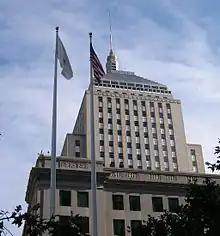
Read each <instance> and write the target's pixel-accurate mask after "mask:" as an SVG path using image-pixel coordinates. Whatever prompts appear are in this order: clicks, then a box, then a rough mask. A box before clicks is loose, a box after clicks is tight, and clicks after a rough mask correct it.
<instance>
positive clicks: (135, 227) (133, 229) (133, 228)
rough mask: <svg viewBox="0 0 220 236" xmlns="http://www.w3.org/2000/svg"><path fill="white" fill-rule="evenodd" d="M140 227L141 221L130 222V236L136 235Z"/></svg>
mask: <svg viewBox="0 0 220 236" xmlns="http://www.w3.org/2000/svg"><path fill="white" fill-rule="evenodd" d="M141 225H142V222H141V220H131V236H135V235H138V233H139V232H140V230H139V229H140V227H141Z"/></svg>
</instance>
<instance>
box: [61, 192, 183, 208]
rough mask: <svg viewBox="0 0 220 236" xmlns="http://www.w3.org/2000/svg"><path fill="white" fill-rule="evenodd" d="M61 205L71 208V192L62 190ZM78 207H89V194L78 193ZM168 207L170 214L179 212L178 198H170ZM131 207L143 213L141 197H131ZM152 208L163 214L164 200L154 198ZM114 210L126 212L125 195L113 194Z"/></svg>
mask: <svg viewBox="0 0 220 236" xmlns="http://www.w3.org/2000/svg"><path fill="white" fill-rule="evenodd" d="M60 205H61V206H71V191H70V190H60ZM77 206H78V207H84V208H88V207H89V193H88V192H85V191H78V192H77ZM168 206H169V211H170V212H177V211H178V208H179V199H178V198H168ZM129 207H130V211H141V202H140V196H137V195H130V196H129ZM152 208H153V211H154V212H163V211H164V207H163V198H162V197H152ZM112 209H113V210H124V195H121V194H113V195H112Z"/></svg>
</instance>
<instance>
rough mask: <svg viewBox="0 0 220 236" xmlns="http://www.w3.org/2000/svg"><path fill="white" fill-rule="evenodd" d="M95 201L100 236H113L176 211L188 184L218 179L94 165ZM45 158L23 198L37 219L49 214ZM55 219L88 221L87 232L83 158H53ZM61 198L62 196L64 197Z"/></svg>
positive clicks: (86, 172)
mask: <svg viewBox="0 0 220 236" xmlns="http://www.w3.org/2000/svg"><path fill="white" fill-rule="evenodd" d="M96 169H97V176H98V178H97V185H98V190H97V202H98V225H99V234H100V235H115V234H116V232H117V230H118V229H117V227H120V228H121V227H122V228H123V227H124V235H130V234H129V233H128V232H126V229H127V227H129V226H132V224H133V223H135V222H138V221H141V220H144V219H147V216H148V214H151V215H153V216H158V215H159V214H161V212H162V211H164V210H169V211H171V212H175V208H176V206H177V204H178V205H180V204H184V196H185V193H186V187H187V186H188V183H189V181H193V180H195V179H197V181H198V184H202V182H203V180H204V178H205V177H212V178H213V179H214V180H216V182H217V183H220V178H219V176H218V175H207V174H198V173H179V172H162V171H160V172H158V171H147V170H146V171H143V170H139V169H137V170H132V169H122V168H109V167H104V163H103V162H102V161H97V165H96ZM49 177H50V157H45V156H41V157H39V158H38V160H37V163H36V166H35V167H34V168H32V170H31V173H30V177H29V183H28V188H27V193H26V202H27V203H28V204H29V206H33V205H35V204H37V203H40V206H41V207H40V211H39V213H40V215H41V216H42V217H44V218H49V213H50V204H49V202H50V189H49V187H50V178H49ZM56 192H57V195H56V214H58V215H62V216H69V215H70V214H71V211H72V212H74V213H75V214H80V215H82V216H86V217H88V218H87V219H88V222H86V225H87V226H86V227H88V232H90V233H91V216H92V212H91V204H92V199H91V188H90V161H89V160H88V159H85V158H78V159H73V158H70V157H69V158H67V157H58V158H57V190H56ZM64 195H65V196H64Z"/></svg>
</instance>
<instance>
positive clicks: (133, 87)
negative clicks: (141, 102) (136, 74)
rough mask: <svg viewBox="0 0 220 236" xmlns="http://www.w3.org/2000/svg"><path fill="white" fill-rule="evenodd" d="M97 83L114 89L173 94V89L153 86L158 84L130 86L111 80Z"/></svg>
mask: <svg viewBox="0 0 220 236" xmlns="http://www.w3.org/2000/svg"><path fill="white" fill-rule="evenodd" d="M107 82H109V83H107ZM112 82H115V81H112ZM125 84H126V83H125ZM131 84H132V83H131ZM95 85H96V86H99V87H100V86H102V87H107V88H114V89H115V88H116V89H117V88H120V89H128V90H136V91H145V92H150V93H162V94H164V93H165V94H171V91H168V90H164V89H161V90H159V89H153V87H157V86H152V87H149V85H142V84H134V85H133V86H128V85H120V84H117V85H115V84H110V81H104V82H103V81H102V82H101V83H98V82H96V83H95ZM145 86H148V87H145Z"/></svg>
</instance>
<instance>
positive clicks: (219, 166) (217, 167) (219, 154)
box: [205, 139, 220, 172]
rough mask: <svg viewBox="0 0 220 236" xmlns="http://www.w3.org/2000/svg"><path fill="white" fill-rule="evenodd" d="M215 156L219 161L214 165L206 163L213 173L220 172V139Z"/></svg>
mask: <svg viewBox="0 0 220 236" xmlns="http://www.w3.org/2000/svg"><path fill="white" fill-rule="evenodd" d="M215 154H216V155H217V161H216V162H215V163H214V164H212V163H210V162H206V163H205V164H206V165H207V166H208V168H209V169H211V170H212V172H214V171H215V170H220V139H219V140H218V145H217V146H216V147H215Z"/></svg>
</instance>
